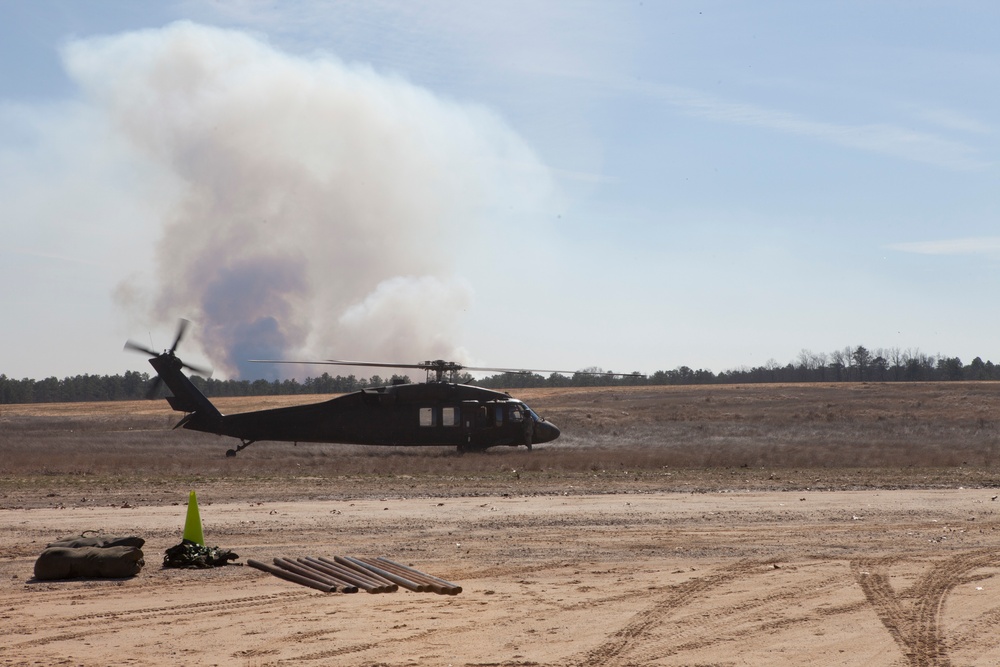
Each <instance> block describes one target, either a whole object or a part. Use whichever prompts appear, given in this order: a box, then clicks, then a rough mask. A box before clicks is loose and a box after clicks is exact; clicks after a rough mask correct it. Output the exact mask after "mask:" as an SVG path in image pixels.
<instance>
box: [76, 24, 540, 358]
mask: <svg viewBox="0 0 1000 667" xmlns="http://www.w3.org/2000/svg"><path fill="white" fill-rule="evenodd" d="M65 58H66V62H67V66H68V69H69V71H70V73H71V75H72V76H73V77H74V78H75V80H76V81H77V82H78V84H79V85H80V86H81V87H82V89H83V91H84V93H85V94H86V96H87V98H88V101H89V102H90V103H91V104H92V105H94V106H95V108H96V109H98V110H99V112H100V113H102V114H104V115H105V117H106V119H107V124H108V126H109V128H110V131H111V134H112V135H113V136H114V137H115V140H116V141H124V142H125V143H126V145H127V146H128V147H129V148H130V150H131V151H133V153H134V154H136V155H138V156H139V157H140V158H141V159H142V160H144V161H145V162H146V163H148V164H151V165H153V166H154V167H155V169H156V171H157V173H159V174H161V175H162V178H163V179H164V182H165V183H169V187H170V188H171V192H172V193H173V196H172V198H171V202H172V203H171V204H170V205H169V206H168V207H167V208H166V209H165V210H164V211H163V214H162V220H161V223H162V229H161V231H160V240H159V242H158V245H157V247H156V257H155V269H154V270H153V275H152V276H151V277H150V285H149V286H148V287H147V288H146V289H145V290H140V289H137V288H136V287H135V286H133V285H129V286H123V289H122V293H129V294H131V296H132V299H133V300H138V302H139V304H140V307H141V310H142V313H141V315H142V316H144V317H147V318H149V319H150V320H152V321H159V322H164V323H167V322H176V320H177V318H179V317H182V316H183V317H187V318H189V319H192V320H194V321H195V323H196V324H197V326H196V327H195V328H194V329H193V332H195V335H196V336H197V338H198V342H200V344H201V346H202V349H203V351H204V353H205V354H206V355H207V356H208V358H209V359H210V361H211V362H212V363H213V364H214V365H215V366H216V368H217V369H219V370H221V371H222V372H223V373H225V374H227V375H230V376H240V377H254V376H258V377H259V376H260V375H261V368H260V367H259V366H252V367H251V366H248V365H246V363H245V362H246V360H248V359H251V358H288V357H299V356H310V357H318V358H372V359H375V360H384V361H402V362H412V361H419V360H422V359H425V358H437V357H443V358H457V359H458V360H462V359H461V357H462V356H463V354H464V353H463V350H462V349H461V348H460V347H459V345H458V341H459V334H460V330H461V324H462V313H463V311H464V310H466V309H467V308H469V307H470V305H471V303H472V300H473V287H472V286H471V285H470V283H469V281H468V280H467V279H466V278H465V277H463V276H461V275H458V273H457V271H458V268H457V266H456V264H455V262H454V261H452V259H451V258H453V257H455V256H456V255H457V254H459V253H461V252H463V251H465V250H468V249H469V248H473V247H478V246H479V245H480V244H481V243H482V242H483V241H484V239H485V238H486V231H487V230H490V229H493V230H494V231H495V228H496V227H498V226H500V225H503V224H504V223H505V222H506V221H505V220H503V219H502V218H498V217H497V215H498V214H497V211H500V210H502V209H503V208H504V206H501V204H506V202H508V201H510V200H514V199H517V200H519V201H520V202H521V204H519V206H520V205H523V202H524V201H525V200H532V201H542V200H544V199H545V198H547V197H548V187H549V186H548V183H549V181H548V176H547V171H546V169H545V168H544V167H543V166H542V165H541V164H540V163H539V162H538V160H537V158H536V157H535V156H534V154H533V153H532V151H531V150H530V149H529V148H528V147H527V146H526V145H525V143H524V142H523V141H522V140H521V139H520V138H519V137H518V136H517V135H516V134H515V133H514V132H512V131H511V130H510V129H509V128H508V127H507V126H506V125H505V124H504V123H503V122H502V121H501V120H500V119H498V118H497V117H496V116H495V115H494V114H491V113H490V112H489V111H487V110H485V109H483V108H480V107H476V106H472V105H464V104H459V103H456V102H452V101H447V100H444V99H441V98H439V97H436V96H435V95H433V94H432V93H430V92H428V91H427V90H424V89H421V88H419V87H417V86H415V85H413V84H410V83H408V82H407V81H405V80H403V79H401V78H399V77H394V76H388V75H384V74H380V73H378V72H375V71H373V70H372V69H371V68H369V67H366V66H363V65H353V64H352V65H348V64H345V63H343V62H341V61H339V60H337V59H336V58H334V57H332V56H316V57H311V58H308V59H307V58H301V57H295V56H292V55H288V54H285V53H282V52H279V51H277V50H276V49H274V48H272V47H271V46H269V45H268V44H267V43H266V42H264V41H261V40H260V39H257V38H254V37H251V36H248V35H246V34H244V33H240V32H235V31H227V30H220V29H214V28H208V27H204V26H199V25H195V24H191V23H177V24H173V25H170V26H168V27H166V28H163V29H160V30H150V31H143V32H136V33H129V34H124V35H117V36H112V37H107V38H102V39H91V40H84V41H77V42H74V43H72V44H70V45H69V46H68V47H67V48H66V51H65Z"/></svg>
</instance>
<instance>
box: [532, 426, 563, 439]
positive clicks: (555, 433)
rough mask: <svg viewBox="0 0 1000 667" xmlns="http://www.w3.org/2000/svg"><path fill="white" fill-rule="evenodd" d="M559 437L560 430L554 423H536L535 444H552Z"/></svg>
mask: <svg viewBox="0 0 1000 667" xmlns="http://www.w3.org/2000/svg"><path fill="white" fill-rule="evenodd" d="M558 437H559V428H558V427H557V426H556V425H555V424H553V423H552V422H536V423H535V433H534V436H533V437H532V438H531V439H532V441H533V442H536V443H538V442H551V441H552V440H555V439H556V438H558Z"/></svg>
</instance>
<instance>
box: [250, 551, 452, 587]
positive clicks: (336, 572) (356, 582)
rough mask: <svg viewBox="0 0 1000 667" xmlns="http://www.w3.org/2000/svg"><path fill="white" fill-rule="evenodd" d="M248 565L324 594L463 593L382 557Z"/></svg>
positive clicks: (254, 562) (289, 559) (284, 560)
mask: <svg viewBox="0 0 1000 667" xmlns="http://www.w3.org/2000/svg"><path fill="white" fill-rule="evenodd" d="M247 565H249V566H251V567H255V568H257V569H258V570H263V571H264V572H270V573H271V574H273V575H274V576H276V577H280V578H282V579H284V580H286V581H291V582H294V583H297V584H301V585H303V586H308V587H310V588H315V589H316V590H319V591H323V592H324V593H338V592H339V593H357V592H358V591H359V590H361V591H366V592H368V593H395V592H396V591H397V590H399V589H400V588H405V589H407V590H410V591H413V592H414V593H437V594H438V595H458V594H459V593H461V592H462V587H461V586H458V585H456V584H453V583H451V582H449V581H445V580H444V579H440V578H438V577H435V576H433V575H430V574H427V573H426V572H421V571H420V570H415V569H413V568H412V567H408V566H406V565H402V564H400V563H397V562H395V561H391V560H389V559H388V558H384V557H382V556H379V557H378V558H354V557H351V556H334V557H333V558H332V559H330V558H324V557H323V556H320V557H318V558H313V557H311V556H306V557H305V558H295V559H292V558H275V559H274V565H268V564H267V563H262V562H260V561H258V560H254V559H252V558H249V559H247Z"/></svg>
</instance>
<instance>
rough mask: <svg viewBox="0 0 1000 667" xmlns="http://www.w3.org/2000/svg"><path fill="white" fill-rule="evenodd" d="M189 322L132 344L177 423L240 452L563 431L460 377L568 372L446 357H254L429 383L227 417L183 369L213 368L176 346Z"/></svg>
mask: <svg viewBox="0 0 1000 667" xmlns="http://www.w3.org/2000/svg"><path fill="white" fill-rule="evenodd" d="M188 324H189V323H188V321H187V320H182V321H181V324H180V326H179V328H178V331H177V336H176V338H175V339H174V342H173V345H171V346H170V348H168V349H167V350H165V351H163V352H156V351H154V350H152V349H150V348H147V347H145V346H143V345H141V344H139V343H136V342H133V341H131V340H130V341H127V342H126V343H125V349H127V350H134V351H138V352H143V353H145V354H148V355H150V359H149V363H150V365H151V366H152V367H153V369H154V370H155V371H156V374H157V378H156V381H155V384H154V385H153V386H152V388H151V391H150V394H154V393H155V392H156V390H157V388H158V387H159V384H160V383H161V382H162V383H165V384H166V385H167V387H168V388H169V389H170V391H171V392H173V395H172V396H168V397H167V402H168V403H169V404H170V407H172V408H173V409H174V410H176V411H178V412H184V413H186V414H185V415H184V417H183V418H182V419H181V420H180V421H179V422H178V423H177V425H176V426H174V428H186V429H190V430H193V431H204V432H206V433H215V434H216V435H225V436H229V437H232V438H237V439H239V440H240V444H239V445H237V446H236V447H235V448H234V449H230V450H228V451H227V452H226V456H236V454H237V452H240V451H242V450H243V449H245V448H246V447H248V446H250V445H252V444H253V443H255V442H259V441H261V440H272V441H280V442H296V443H298V442H317V443H342V444H356V445H388V446H427V445H450V446H454V447H457V448H458V451H459V452H477V451H485V450H486V449H489V448H490V447H496V446H502V445H506V446H510V447H518V446H521V445H523V446H525V447H527V448H528V449H529V450H530V449H531V447H532V445H535V444H538V443H543V442H551V441H552V440H555V439H556V438H558V437H559V429H558V427H556V425H555V424H553V423H552V422H550V421H547V420H545V419H543V418H542V417H539V416H538V415H537V414H536V413H535V412H534V411H533V410H532V409H531V408H529V407H528V406H527V405H526V404H525V403H524V402H522V401H519V400H517V399H516V398H513V397H512V396H511V395H510V394H507V393H503V392H499V391H493V390H491V389H484V388H482V387H476V386H472V385H467V384H458V383H456V382H455V378H454V376H455V374H456V373H457V372H458V371H460V370H476V371H495V372H512V373H532V372H538V373H564V372H569V371H531V370H527V369H505V368H482V367H474V366H462V365H460V364H457V363H455V362H451V361H444V360H441V359H438V360H434V361H424V362H421V363H416V364H391V363H381V362H365V361H339V360H326V361H318V362H294V361H285V360H281V361H271V360H254V361H257V362H259V363H318V364H332V365H340V366H374V367H383V368H416V369H421V370H425V371H427V376H428V377H427V381H426V382H424V383H400V384H391V385H388V386H383V387H371V388H366V389H361V390H360V391H355V392H352V393H349V394H344V395H341V396H338V397H336V398H332V399H330V400H328V401H323V402H321V403H310V404H306V405H296V406H291V407H286V408H273V409H269V410H256V411H252V412H243V413H238V414H232V415H224V414H222V413H221V412H219V410H218V408H216V407H215V405H213V404H212V402H211V401H209V400H208V398H207V397H206V396H205V395H204V394H202V393H201V392H200V391H198V388H197V387H195V385H194V384H193V383H192V382H191V380H190V378H188V377H187V376H186V375H185V374H184V373H183V372H182V371H183V369H188V370H191V371H193V372H195V373H198V374H204V373H205V371H204V370H202V369H200V368H198V367H196V366H192V365H190V364H187V363H185V362H183V361H181V360H180V358H178V357H177V355H176V354H175V353H176V350H177V346H178V345H179V344H180V341H181V339H182V338H183V336H184V333H185V331H186V330H187V327H188ZM602 374H603V373H602Z"/></svg>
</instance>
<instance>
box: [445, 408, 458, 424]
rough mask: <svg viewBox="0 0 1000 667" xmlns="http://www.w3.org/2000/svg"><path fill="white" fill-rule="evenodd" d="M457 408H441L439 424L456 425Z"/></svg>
mask: <svg viewBox="0 0 1000 667" xmlns="http://www.w3.org/2000/svg"><path fill="white" fill-rule="evenodd" d="M458 417H459V412H458V408H441V425H442V426H458Z"/></svg>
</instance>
